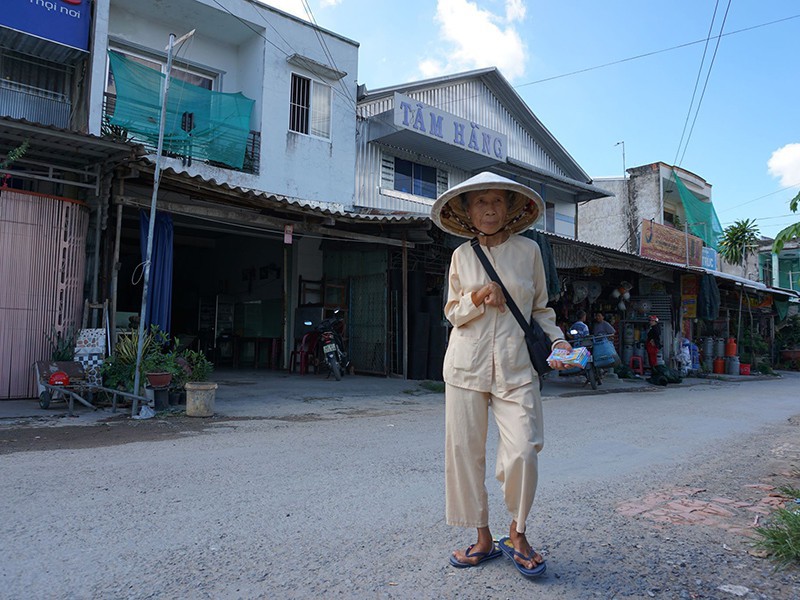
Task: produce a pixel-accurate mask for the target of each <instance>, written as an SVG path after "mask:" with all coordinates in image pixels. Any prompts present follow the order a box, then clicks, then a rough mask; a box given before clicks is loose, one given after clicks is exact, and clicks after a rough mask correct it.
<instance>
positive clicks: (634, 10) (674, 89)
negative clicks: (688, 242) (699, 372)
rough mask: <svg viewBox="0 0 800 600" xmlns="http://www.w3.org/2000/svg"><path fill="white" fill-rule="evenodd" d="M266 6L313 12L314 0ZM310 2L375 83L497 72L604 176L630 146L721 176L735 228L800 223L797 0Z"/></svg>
mask: <svg viewBox="0 0 800 600" xmlns="http://www.w3.org/2000/svg"><path fill="white" fill-rule="evenodd" d="M267 4H271V5H273V6H276V7H278V8H281V9H282V10H286V11H288V12H291V13H293V14H295V15H298V16H300V17H302V18H305V19H308V18H309V17H308V14H307V13H306V11H305V9H304V7H303V1H302V0H274V1H270V2H267ZM307 4H308V6H310V9H311V11H312V14H313V17H314V19H315V20H316V22H317V23H318V24H319V25H320V26H321V27H324V28H326V29H329V30H331V31H334V32H336V33H339V34H341V35H344V36H345V37H348V38H350V39H353V40H355V41H357V42H359V43H360V51H359V74H358V82H359V83H363V84H366V86H367V88H368V89H376V88H380V87H384V86H389V85H396V84H401V83H405V82H410V81H417V80H420V79H425V78H428V77H435V76H439V75H445V74H451V73H458V72H461V71H467V70H471V69H476V68H482V67H488V66H497V67H498V68H499V69H500V71H501V72H502V73H503V75H504V76H505V77H506V79H508V80H509V82H510V83H511V85H512V86H514V88H515V89H516V90H517V92H518V93H519V94H520V96H521V97H522V98H523V99H524V100H525V102H526V103H527V104H528V106H529V107H530V108H531V110H532V111H533V112H534V113H535V114H536V116H537V117H538V118H539V119H540V120H541V121H542V123H543V124H544V125H545V127H547V128H548V129H549V130H550V132H551V133H552V134H553V135H554V136H555V137H556V138H557V139H558V140H559V142H561V144H562V145H563V146H564V148H566V150H567V151H568V152H569V153H570V154H571V155H572V157H573V158H574V159H575V160H576V161H577V162H578V164H580V165H581V167H583V169H584V171H586V172H587V173H588V174H589V175H590V176H591V177H604V176H616V175H621V174H622V170H623V161H622V160H623V159H622V146H621V145H615V144H617V142H619V141H624V142H625V144H624V147H625V165H626V166H627V167H632V166H638V165H643V164H648V163H651V162H656V161H663V162H665V163H668V164H679V165H680V166H681V167H683V168H685V169H687V170H689V171H691V172H693V173H695V174H697V175H699V176H700V177H702V178H703V179H705V180H706V181H707V182H709V183H710V184H711V185H712V186H713V188H712V190H713V191H712V200H713V202H714V206H715V208H716V210H717V214H718V215H719V218H720V221H721V222H722V225H723V227H725V226H727V225H729V224H731V223H732V222H733V221H735V220H737V219H744V218H756V219H757V220H758V221H757V222H758V225H759V227H760V230H761V234H762V235H768V236H770V237H772V236H774V235H775V234H776V233H777V232H778V231H779V230H780V229H782V228H783V227H784V226H786V225H787V224H789V223H792V222H794V221H796V220H798V219H800V214H797V215H792V214H791V213H790V211H789V208H788V204H789V200H790V199H791V198H792V197H794V196H795V195H796V194H797V193H798V191H800V101H799V100H798V99H800V58H799V57H800V48H798V45H797V43H798V42H797V40H798V39H800V36H799V35H798V32H800V3H798V2H796V1H795V0H761V1H758V0H730V2H729V0H719V1H718V2H717V1H716V0H671V1H670V2H655V1H653V0H649V1H648V0H603V1H598V0H567V1H563V2H555V1H553V0H475V1H469V0H438V1H437V0H403V1H402V2H393V1H391V2H390V1H388V0H307ZM715 10H716V16H715ZM792 17H794V18H792ZM712 19H713V20H712ZM723 20H724V26H723ZM779 20H783V21H781V22H778V23H774V24H771V25H765V26H763V27H757V26H759V25H763V24H765V23H770V22H772V21H779ZM712 23H713V24H712ZM740 30H746V31H740ZM720 31H722V33H723V34H729V35H723V37H721V38H720V39H719V46H718V47H717V39H716V38H715V37H713V38H712V39H711V40H710V41H709V42H708V46H707V50H706V57H705V61H704V63H703V65H702V69H701V61H702V60H703V52H704V49H705V48H706V44H705V40H706V38H707V37H708V36H709V32H711V35H712V36H718V35H719V33H720ZM698 41H699V42H700V43H695V44H692V42H698ZM676 46H682V47H680V48H676V49H672V50H667V49H670V48H674V47H676ZM665 50H666V51H665ZM715 50H716V55H715V56H714V53H715ZM650 53H652V54H650ZM644 54H650V55H649V56H645V57H641V58H634V57H637V56H640V55H644ZM712 57H713V65H712V66H711V69H710V75H709V65H711V61H712ZM626 59H632V60H626ZM618 61H622V62H618ZM607 63H616V64H612V65H610V66H602V67H601V65H606V64H607ZM594 67H598V68H594ZM576 71H583V72H580V73H574V72H576ZM571 73H574V74H571ZM698 75H699V81H698ZM542 80H545V81H542ZM696 82H697V90H696V93H695V97H694V103H693V105H692V106H691V112H690V103H691V102H692V96H693V93H694V91H695V84H696ZM704 86H705V91H703V89H704ZM701 95H702V103H700V98H701ZM698 104H699V111H697V107H698ZM687 115H688V121H687ZM695 115H696V120H695ZM693 122H694V125H693V126H692V123H693ZM684 127H685V128H684ZM690 130H691V135H689V134H690ZM682 137H683V142H681V138H682ZM687 139H688V143H687Z"/></svg>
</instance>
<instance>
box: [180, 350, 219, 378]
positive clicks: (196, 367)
mask: <svg viewBox="0 0 800 600" xmlns="http://www.w3.org/2000/svg"><path fill="white" fill-rule="evenodd" d="M181 359H182V361H183V362H185V366H186V367H188V373H186V369H184V375H183V376H185V381H206V380H208V378H209V377H211V373H212V372H213V371H214V363H212V362H211V361H210V360H208V358H206V355H205V354H203V353H202V352H198V351H196V350H188V349H187V350H184V351H183V352H181V353H180V355H179V359H178V364H181V365H182V366H183V362H181Z"/></svg>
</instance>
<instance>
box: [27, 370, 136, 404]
mask: <svg viewBox="0 0 800 600" xmlns="http://www.w3.org/2000/svg"><path fill="white" fill-rule="evenodd" d="M33 367H34V371H35V374H36V385H37V387H38V392H39V406H40V407H41V408H43V409H44V410H47V409H48V408H50V404H51V403H52V402H66V403H67V410H68V413H69V416H72V415H73V411H74V409H75V401H78V402H79V403H81V404H83V405H84V406H86V407H87V408H91V409H92V410H97V407H96V406H95V405H94V404H92V403H91V402H90V401H89V398H90V397H91V395H93V394H97V393H100V392H105V393H107V394H109V395H110V396H111V410H112V412H117V398H118V397H123V398H130V399H137V400H138V401H139V402H140V403H147V401H148V400H147V398H144V397H142V396H138V395H136V394H131V393H130V392H125V391H122V390H115V389H112V388H107V387H103V386H102V385H99V384H96V383H91V382H89V381H88V380H87V378H86V372H85V371H84V368H83V365H82V364H81V363H80V362H78V361H73V360H66V361H63V360H59V361H37V362H36V363H34V365H33ZM56 373H63V374H64V375H65V377H60V376H59V377H56V378H53V380H52V381H53V382H52V383H51V377H52V376H53V375H54V374H56ZM131 410H132V409H131Z"/></svg>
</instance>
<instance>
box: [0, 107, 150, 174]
mask: <svg viewBox="0 0 800 600" xmlns="http://www.w3.org/2000/svg"><path fill="white" fill-rule="evenodd" d="M26 140H27V141H28V142H29V147H28V150H27V151H26V152H25V155H24V157H23V158H24V159H23V160H21V161H20V162H21V163H22V162H25V161H37V162H42V163H46V164H50V165H53V166H57V167H67V168H72V169H79V170H80V169H83V168H84V167H86V166H87V165H95V164H103V163H107V162H118V161H122V160H123V159H125V158H127V157H129V156H133V155H134V154H135V153H136V152H138V145H137V144H132V143H129V142H118V141H113V140H110V139H108V138H105V137H100V136H97V135H92V134H90V133H82V132H80V131H73V130H70V129H61V128H59V127H54V126H52V125H40V124H39V123H32V122H31V121H26V120H25V119H13V118H11V117H0V154H8V152H10V151H11V150H13V149H15V148H17V147H19V146H20V145H21V144H22V143H23V142H25V141H26Z"/></svg>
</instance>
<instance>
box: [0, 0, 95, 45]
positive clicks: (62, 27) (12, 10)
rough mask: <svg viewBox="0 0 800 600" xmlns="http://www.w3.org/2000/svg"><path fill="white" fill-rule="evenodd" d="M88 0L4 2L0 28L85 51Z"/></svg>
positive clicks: (87, 31)
mask: <svg viewBox="0 0 800 600" xmlns="http://www.w3.org/2000/svg"><path fill="white" fill-rule="evenodd" d="M91 20H92V3H91V0H6V2H4V3H3V10H0V26H4V27H9V28H10V29H15V30H17V31H21V32H23V33H28V34H30V35H34V36H36V37H39V38H42V39H45V40H50V41H52V42H56V43H58V44H63V45H64V46H70V47H72V48H77V49H79V50H83V51H88V50H89V26H90V25H91Z"/></svg>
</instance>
